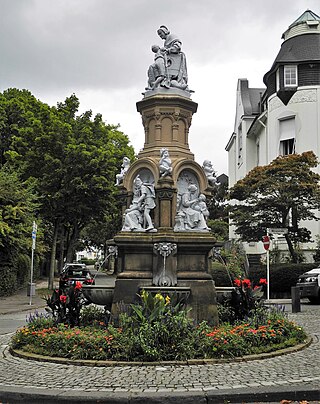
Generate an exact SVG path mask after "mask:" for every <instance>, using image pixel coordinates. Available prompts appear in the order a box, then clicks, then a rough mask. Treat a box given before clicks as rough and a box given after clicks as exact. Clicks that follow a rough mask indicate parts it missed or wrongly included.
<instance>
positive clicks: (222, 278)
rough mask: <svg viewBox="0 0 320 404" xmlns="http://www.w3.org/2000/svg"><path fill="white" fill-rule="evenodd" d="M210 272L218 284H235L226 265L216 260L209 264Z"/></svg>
mask: <svg viewBox="0 0 320 404" xmlns="http://www.w3.org/2000/svg"><path fill="white" fill-rule="evenodd" d="M209 274H210V275H211V277H212V279H213V280H214V282H215V285H216V286H233V283H232V281H231V280H230V277H229V275H228V271H227V269H226V267H225V265H223V264H220V263H219V262H215V261H213V262H211V263H210V266H209Z"/></svg>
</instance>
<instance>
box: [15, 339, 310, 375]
mask: <svg viewBox="0 0 320 404" xmlns="http://www.w3.org/2000/svg"><path fill="white" fill-rule="evenodd" d="M312 342H313V339H312V337H311V336H308V337H307V339H306V340H305V341H304V342H303V343H301V344H298V345H295V346H293V347H288V348H284V349H279V350H278V351H274V352H267V353H261V354H253V355H245V356H241V357H236V358H232V359H189V360H186V361H159V362H125V361H112V360H106V361H99V360H89V359H68V358H59V357H54V356H53V357H51V356H44V355H38V354H33V353H29V352H24V351H22V350H20V349H13V348H11V347H10V348H9V352H10V353H11V354H12V355H13V356H17V357H20V358H22V359H28V360H35V361H38V362H52V363H59V364H63V365H76V366H91V367H93V366H97V367H115V366H176V365H178V366H190V365H212V364H219V363H233V362H248V361H253V360H261V359H267V358H274V357H276V356H280V355H287V354H290V353H293V352H298V351H301V350H302V349H305V348H307V347H308V346H310V345H311V343H312Z"/></svg>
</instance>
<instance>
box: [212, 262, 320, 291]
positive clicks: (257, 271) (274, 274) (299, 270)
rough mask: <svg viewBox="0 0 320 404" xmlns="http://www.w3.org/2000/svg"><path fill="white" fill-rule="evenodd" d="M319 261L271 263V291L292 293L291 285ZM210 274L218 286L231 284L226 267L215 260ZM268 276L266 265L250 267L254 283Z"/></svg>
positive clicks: (294, 284)
mask: <svg viewBox="0 0 320 404" xmlns="http://www.w3.org/2000/svg"><path fill="white" fill-rule="evenodd" d="M317 266H318V264H317V263H311V264H291V263H288V264H272V265H270V293H271V295H274V296H281V295H283V294H290V293H291V287H292V286H296V283H297V280H298V278H299V276H300V275H301V274H303V273H304V272H307V271H310V269H313V268H317ZM209 272H210V275H211V276H212V279H213V280H214V281H215V284H216V286H230V284H231V283H230V279H229V277H228V273H227V271H226V269H225V267H224V266H223V265H222V264H219V263H216V262H213V263H212V265H211V268H210V271H209ZM266 277H267V269H266V265H264V266H261V267H255V268H250V269H249V278H250V280H251V282H252V283H253V285H257V284H259V280H260V279H261V278H266Z"/></svg>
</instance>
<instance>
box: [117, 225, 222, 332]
mask: <svg viewBox="0 0 320 404" xmlns="http://www.w3.org/2000/svg"><path fill="white" fill-rule="evenodd" d="M115 242H116V244H117V246H118V254H119V255H118V271H119V272H120V273H119V275H118V277H117V280H116V284H115V290H114V297H113V304H112V310H111V312H112V315H113V316H114V318H116V317H117V316H118V315H119V313H121V312H123V311H127V310H128V309H129V306H130V304H131V303H133V302H139V297H138V294H139V292H140V291H141V289H143V288H145V289H147V290H151V289H150V288H152V291H153V292H154V291H155V290H156V289H157V290H158V291H159V292H161V291H163V290H165V291H166V292H167V293H169V292H168V291H170V290H171V291H172V292H174V291H175V290H179V288H183V289H184V290H189V291H190V293H188V296H186V304H187V308H191V311H190V317H192V318H193V319H194V320H195V322H196V323H199V322H201V321H203V320H206V321H208V322H209V323H210V324H217V323H218V313H217V308H216V291H215V286H214V282H213V280H212V278H211V277H210V275H209V274H208V254H209V251H210V250H211V248H212V247H213V246H214V244H215V240H214V238H213V237H212V235H210V234H203V233H189V232H188V233H187V234H186V233H176V232H175V233H174V232H173V231H168V232H160V231H159V232H158V233H154V234H146V233H141V235H140V234H137V233H135V234H134V236H133V235H132V234H130V233H124V232H122V233H120V234H119V235H117V236H116V237H115ZM161 243H164V244H170V245H174V244H175V245H176V248H173V249H171V250H172V251H171V252H170V253H168V255H166V256H164V255H165V253H164V254H161V252H160V251H159V248H158V249H157V248H155V245H157V246H159V244H161ZM162 280H164V281H162ZM180 290H182V289H180Z"/></svg>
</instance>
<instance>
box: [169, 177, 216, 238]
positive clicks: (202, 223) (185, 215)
mask: <svg viewBox="0 0 320 404" xmlns="http://www.w3.org/2000/svg"><path fill="white" fill-rule="evenodd" d="M197 193H198V188H197V186H196V185H195V184H190V185H189V186H188V192H185V193H184V194H182V195H181V199H180V201H179V204H180V206H179V207H178V211H177V217H176V224H175V227H174V230H175V231H208V229H209V228H208V226H207V223H206V219H207V217H208V216H209V212H208V209H207V205H206V203H205V196H204V195H203V194H200V195H199V197H198V196H197Z"/></svg>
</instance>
